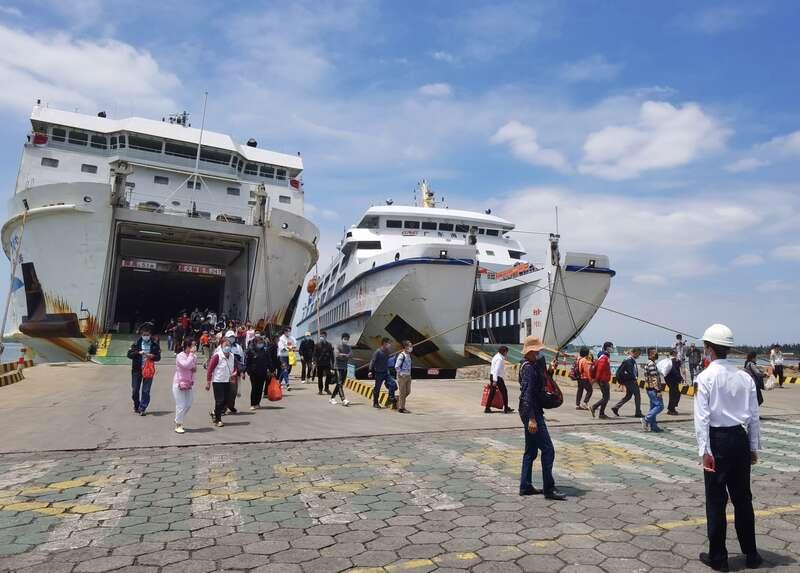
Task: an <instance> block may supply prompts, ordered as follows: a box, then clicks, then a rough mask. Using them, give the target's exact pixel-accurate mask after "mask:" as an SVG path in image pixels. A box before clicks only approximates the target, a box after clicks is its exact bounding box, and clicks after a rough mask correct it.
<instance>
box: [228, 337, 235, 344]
mask: <svg viewBox="0 0 800 573" xmlns="http://www.w3.org/2000/svg"><path fill="white" fill-rule="evenodd" d="M234 340H236V338H235V337H233V336H231V337H230V338H228V342H230V343H231V344H233V342H234Z"/></svg>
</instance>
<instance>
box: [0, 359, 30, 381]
mask: <svg viewBox="0 0 800 573" xmlns="http://www.w3.org/2000/svg"><path fill="white" fill-rule="evenodd" d="M24 366H25V367H28V366H33V361H32V360H26V361H25V363H24ZM24 379H25V375H24V374H23V373H22V368H18V366H17V363H16V362H6V363H5V364H0V387H2V386H8V385H10V384H16V383H17V382H20V381H21V380H24Z"/></svg>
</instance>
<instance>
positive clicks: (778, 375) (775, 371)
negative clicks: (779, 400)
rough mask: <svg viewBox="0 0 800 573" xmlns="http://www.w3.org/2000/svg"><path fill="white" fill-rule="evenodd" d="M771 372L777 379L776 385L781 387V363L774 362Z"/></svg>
mask: <svg viewBox="0 0 800 573" xmlns="http://www.w3.org/2000/svg"><path fill="white" fill-rule="evenodd" d="M772 373H773V374H774V375H775V378H777V379H778V386H779V387H783V379H784V377H783V364H776V365H775V367H774V368H773V369H772Z"/></svg>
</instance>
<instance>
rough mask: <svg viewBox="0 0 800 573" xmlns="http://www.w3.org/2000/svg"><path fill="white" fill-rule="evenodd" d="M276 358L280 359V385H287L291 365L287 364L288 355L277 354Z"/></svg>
mask: <svg viewBox="0 0 800 573" xmlns="http://www.w3.org/2000/svg"><path fill="white" fill-rule="evenodd" d="M278 359H279V360H280V361H281V373H280V378H279V380H280V383H281V385H282V386H288V385H289V372H291V371H292V367H291V366H289V357H288V356H279V357H278Z"/></svg>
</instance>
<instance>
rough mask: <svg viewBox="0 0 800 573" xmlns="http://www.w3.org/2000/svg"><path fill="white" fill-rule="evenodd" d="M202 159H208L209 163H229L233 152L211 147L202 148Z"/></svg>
mask: <svg viewBox="0 0 800 573" xmlns="http://www.w3.org/2000/svg"><path fill="white" fill-rule="evenodd" d="M200 159H202V160H203V161H208V162H209V163H218V164H220V165H228V164H229V163H230V162H231V154H230V153H225V152H223V151H218V150H216V149H212V148H210V147H201V148H200Z"/></svg>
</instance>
